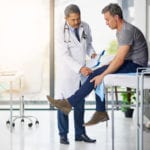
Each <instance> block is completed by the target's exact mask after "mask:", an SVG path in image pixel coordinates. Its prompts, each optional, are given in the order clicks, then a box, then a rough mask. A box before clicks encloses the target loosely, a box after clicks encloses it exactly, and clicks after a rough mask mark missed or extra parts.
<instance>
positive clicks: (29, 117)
mask: <svg viewBox="0 0 150 150" xmlns="http://www.w3.org/2000/svg"><path fill="white" fill-rule="evenodd" d="M12 118H13V120H12V126H13V127H14V126H15V121H16V120H17V119H21V123H24V121H25V119H26V120H28V122H29V123H28V127H32V126H33V120H32V119H34V120H35V125H39V121H38V119H37V118H36V117H35V116H25V115H24V96H22V97H21V99H20V115H19V116H12ZM6 124H7V125H9V124H10V121H9V120H8V121H7V122H6Z"/></svg>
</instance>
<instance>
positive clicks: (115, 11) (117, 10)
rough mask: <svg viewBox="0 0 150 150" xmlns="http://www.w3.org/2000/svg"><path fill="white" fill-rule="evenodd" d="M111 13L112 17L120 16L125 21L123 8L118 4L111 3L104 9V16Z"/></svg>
mask: <svg viewBox="0 0 150 150" xmlns="http://www.w3.org/2000/svg"><path fill="white" fill-rule="evenodd" d="M106 12H110V14H111V15H112V16H115V15H118V16H119V17H120V18H121V19H123V13H122V9H121V7H120V6H119V5H118V4H117V3H114V4H113V3H110V4H109V5H107V6H105V7H104V8H103V9H102V14H104V13H106Z"/></svg>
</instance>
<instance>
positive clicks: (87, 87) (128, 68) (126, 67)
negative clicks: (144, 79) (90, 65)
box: [68, 60, 142, 111]
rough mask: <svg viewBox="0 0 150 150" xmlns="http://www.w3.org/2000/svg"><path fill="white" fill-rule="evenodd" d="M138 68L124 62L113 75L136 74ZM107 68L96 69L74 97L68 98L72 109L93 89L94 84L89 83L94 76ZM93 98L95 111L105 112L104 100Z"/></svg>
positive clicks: (136, 65)
mask: <svg viewBox="0 0 150 150" xmlns="http://www.w3.org/2000/svg"><path fill="white" fill-rule="evenodd" d="M138 67H142V66H140V65H138V64H135V63H133V62H132V61H130V60H126V61H125V62H124V64H123V65H122V66H121V67H120V68H119V69H118V70H117V71H116V72H115V73H134V72H136V69H137V68H138ZM107 68H108V65H106V66H103V67H100V68H98V69H96V70H95V71H94V72H93V73H92V74H90V75H89V77H88V79H87V80H86V81H85V83H84V84H83V85H82V86H81V87H80V89H79V90H77V91H76V92H75V94H74V95H72V96H71V97H69V98H68V102H69V103H70V104H71V105H72V106H73V107H74V108H75V107H77V106H78V104H79V103H80V101H81V100H83V99H84V98H85V97H86V96H87V95H88V94H89V93H90V92H91V91H92V90H93V89H94V83H93V82H92V83H91V82H90V80H91V79H92V78H94V77H95V76H97V75H100V74H101V73H102V72H104V71H105V70H106V69H107ZM95 95H96V94H95ZM95 98H96V111H105V100H102V101H101V99H100V97H99V96H98V95H96V96H95Z"/></svg>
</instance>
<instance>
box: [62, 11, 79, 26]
mask: <svg viewBox="0 0 150 150" xmlns="http://www.w3.org/2000/svg"><path fill="white" fill-rule="evenodd" d="M65 19H66V21H67V23H68V24H69V25H70V26H71V27H73V28H79V26H80V23H81V19H80V14H79V13H70V14H69V16H68V17H66V18H65Z"/></svg>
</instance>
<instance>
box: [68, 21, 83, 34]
mask: <svg viewBox="0 0 150 150" xmlns="http://www.w3.org/2000/svg"><path fill="white" fill-rule="evenodd" d="M65 25H67V26H68V28H69V30H70V31H72V32H74V30H75V28H73V27H72V26H70V25H69V24H68V22H65ZM82 27H83V25H82V22H81V23H80V25H79V28H82Z"/></svg>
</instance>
